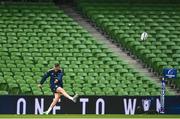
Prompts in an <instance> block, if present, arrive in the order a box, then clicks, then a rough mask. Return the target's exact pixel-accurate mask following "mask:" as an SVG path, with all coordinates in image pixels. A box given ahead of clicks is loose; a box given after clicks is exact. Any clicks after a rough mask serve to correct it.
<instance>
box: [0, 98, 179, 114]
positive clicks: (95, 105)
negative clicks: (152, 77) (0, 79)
mask: <svg viewBox="0 0 180 119" xmlns="http://www.w3.org/2000/svg"><path fill="white" fill-rule="evenodd" d="M52 100H53V96H0V114H42V112H43V111H45V110H47V109H48V107H49V105H50V104H51V102H52ZM160 108H161V106H160V97H146V96H142V97H141V96H135V97H134V96H81V97H79V98H78V100H77V103H73V102H72V101H71V100H68V99H67V98H65V97H62V99H61V101H60V102H58V103H57V105H56V106H55V107H54V108H53V110H52V112H51V113H52V114H126V115H134V114H143V113H158V112H159V111H160ZM165 113H166V114H180V96H170V97H165Z"/></svg>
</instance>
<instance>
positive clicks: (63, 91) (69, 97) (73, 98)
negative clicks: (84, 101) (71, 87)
mask: <svg viewBox="0 0 180 119" xmlns="http://www.w3.org/2000/svg"><path fill="white" fill-rule="evenodd" d="M56 92H59V93H61V94H63V95H64V96H65V97H66V98H68V99H70V100H72V101H73V102H76V99H77V98H78V95H77V94H76V95H75V96H74V97H71V96H70V95H69V94H68V93H67V92H66V91H65V90H64V89H63V88H61V87H58V88H57V89H56Z"/></svg>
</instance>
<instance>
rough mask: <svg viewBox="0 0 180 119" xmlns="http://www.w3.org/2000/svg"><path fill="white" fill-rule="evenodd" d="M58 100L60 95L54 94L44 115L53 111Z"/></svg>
mask: <svg viewBox="0 0 180 119" xmlns="http://www.w3.org/2000/svg"><path fill="white" fill-rule="evenodd" d="M59 99H60V93H54V99H53V101H52V103H51V105H50V106H49V108H48V110H47V111H46V112H45V114H49V112H50V111H51V110H52V109H53V107H54V106H55V105H56V104H57V102H58V101H59Z"/></svg>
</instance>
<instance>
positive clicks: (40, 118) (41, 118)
mask: <svg viewBox="0 0 180 119" xmlns="http://www.w3.org/2000/svg"><path fill="white" fill-rule="evenodd" d="M20 118H23V117H20ZM57 118H59V119H161V118H121V117H120V118H99V117H97V118H83V117H82V118H61V117H57ZM57 118H48V117H45V118H44V117H39V118H38V117H37V118H31V117H29V118H23V119H57ZM0 119H19V118H0ZM162 119H178V118H162Z"/></svg>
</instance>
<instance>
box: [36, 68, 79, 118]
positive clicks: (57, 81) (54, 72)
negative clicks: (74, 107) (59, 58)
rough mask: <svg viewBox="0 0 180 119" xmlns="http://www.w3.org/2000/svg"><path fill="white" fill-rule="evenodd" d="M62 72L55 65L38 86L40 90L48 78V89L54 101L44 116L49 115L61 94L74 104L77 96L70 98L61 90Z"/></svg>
mask: <svg viewBox="0 0 180 119" xmlns="http://www.w3.org/2000/svg"><path fill="white" fill-rule="evenodd" d="M63 73H64V72H63V70H62V69H61V68H60V65H59V64H55V66H54V68H52V69H50V70H49V71H48V72H47V73H45V74H44V76H43V77H42V79H41V81H40V84H39V85H38V86H39V87H40V88H41V87H42V84H43V83H44V82H45V81H46V79H47V78H48V77H50V88H51V91H52V92H53V93H54V99H53V102H52V103H51V105H50V107H49V109H48V110H47V111H45V112H44V114H49V112H50V111H51V110H52V108H53V107H54V106H55V105H56V103H57V102H58V101H59V100H60V96H61V94H62V95H64V96H65V97H66V98H68V99H70V100H72V101H73V102H76V100H77V98H78V95H77V94H76V95H75V96H74V97H71V96H70V95H69V94H68V93H67V92H66V91H65V90H64V89H63V79H62V78H63Z"/></svg>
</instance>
